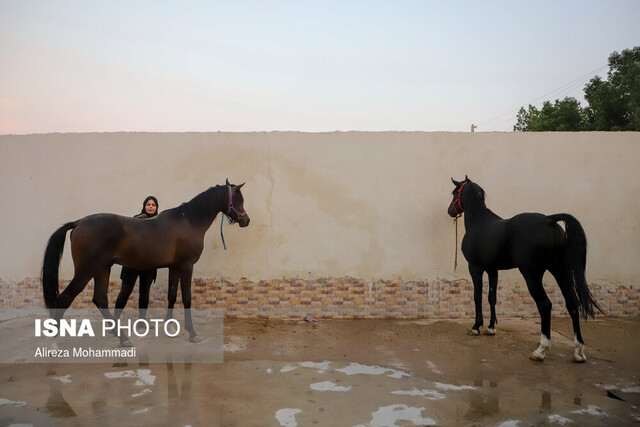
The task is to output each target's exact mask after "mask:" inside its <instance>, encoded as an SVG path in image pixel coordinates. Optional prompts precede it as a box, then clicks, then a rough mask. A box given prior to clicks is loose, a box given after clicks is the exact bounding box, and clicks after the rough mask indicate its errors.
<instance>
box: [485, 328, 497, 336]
mask: <svg viewBox="0 0 640 427" xmlns="http://www.w3.org/2000/svg"><path fill="white" fill-rule="evenodd" d="M484 334H485V335H495V334H496V329H495V328H487V330H486V331H484Z"/></svg>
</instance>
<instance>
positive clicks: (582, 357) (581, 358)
mask: <svg viewBox="0 0 640 427" xmlns="http://www.w3.org/2000/svg"><path fill="white" fill-rule="evenodd" d="M572 360H573V361H574V362H575V363H584V362H586V361H587V356H585V355H584V354H583V355H580V356H579V355H575V354H574V355H573V359H572Z"/></svg>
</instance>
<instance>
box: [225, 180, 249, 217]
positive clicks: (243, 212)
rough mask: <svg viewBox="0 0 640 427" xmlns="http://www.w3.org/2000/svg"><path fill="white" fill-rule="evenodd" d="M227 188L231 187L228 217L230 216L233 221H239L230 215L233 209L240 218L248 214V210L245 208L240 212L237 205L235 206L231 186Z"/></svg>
mask: <svg viewBox="0 0 640 427" xmlns="http://www.w3.org/2000/svg"><path fill="white" fill-rule="evenodd" d="M227 188H228V189H229V209H227V218H229V219H230V220H231V221H233V222H237V220H234V219H232V218H231V216H230V215H229V214H230V213H231V211H233V212H235V213H236V216H237V217H238V219H240V218H242V217H243V216H245V215H246V214H247V211H246V210H244V211H242V212H239V211H238V209H236V207H235V206H233V192H232V190H231V186H230V185H227Z"/></svg>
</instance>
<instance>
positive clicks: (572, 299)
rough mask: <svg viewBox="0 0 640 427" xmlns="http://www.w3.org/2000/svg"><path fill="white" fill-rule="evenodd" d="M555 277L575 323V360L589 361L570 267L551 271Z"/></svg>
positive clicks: (580, 361) (579, 361)
mask: <svg viewBox="0 0 640 427" xmlns="http://www.w3.org/2000/svg"><path fill="white" fill-rule="evenodd" d="M551 274H553V277H555V279H556V282H558V286H560V290H561V291H562V296H564V302H565V305H566V307H567V312H568V313H569V316H571V322H572V323H573V342H574V345H575V347H574V352H573V361H574V362H577V363H582V362H586V361H587V356H585V354H584V341H583V340H582V334H581V333H580V311H579V309H578V300H577V298H576V294H575V292H573V290H572V289H571V276H570V274H571V273H570V271H569V268H568V267H566V266H563V267H560V268H558V269H554V270H552V271H551Z"/></svg>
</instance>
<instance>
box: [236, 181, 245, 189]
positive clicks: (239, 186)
mask: <svg viewBox="0 0 640 427" xmlns="http://www.w3.org/2000/svg"><path fill="white" fill-rule="evenodd" d="M244 184H245V183H244V182H243V183H242V184H240V185H238V186H237V187H236V191H238V190H240V189H241V188H242V186H243V185H244Z"/></svg>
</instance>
